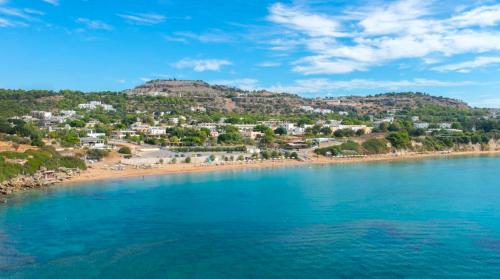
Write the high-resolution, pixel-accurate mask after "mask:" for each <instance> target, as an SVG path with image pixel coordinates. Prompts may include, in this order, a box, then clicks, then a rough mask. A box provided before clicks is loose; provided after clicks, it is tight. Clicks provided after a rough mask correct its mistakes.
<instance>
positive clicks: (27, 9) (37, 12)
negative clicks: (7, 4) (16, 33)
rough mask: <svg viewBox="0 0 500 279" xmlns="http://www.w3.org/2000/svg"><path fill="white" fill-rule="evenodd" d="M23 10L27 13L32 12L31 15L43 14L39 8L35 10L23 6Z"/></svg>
mask: <svg viewBox="0 0 500 279" xmlns="http://www.w3.org/2000/svg"><path fill="white" fill-rule="evenodd" d="M23 11H24V12H25V13H27V14H32V15H39V16H43V15H45V13H44V12H42V11H39V10H35V9H29V8H25V9H23Z"/></svg>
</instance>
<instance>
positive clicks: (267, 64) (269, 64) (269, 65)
mask: <svg viewBox="0 0 500 279" xmlns="http://www.w3.org/2000/svg"><path fill="white" fill-rule="evenodd" d="M257 66H259V67H262V68H274V67H279V66H281V63H280V62H271V61H266V62H261V63H259V64H257Z"/></svg>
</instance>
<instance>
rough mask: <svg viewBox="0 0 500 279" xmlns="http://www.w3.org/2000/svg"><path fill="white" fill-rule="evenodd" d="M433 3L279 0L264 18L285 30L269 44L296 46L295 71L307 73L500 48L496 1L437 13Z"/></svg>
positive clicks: (409, 0) (286, 48)
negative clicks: (336, 6) (332, 4)
mask: <svg viewBox="0 0 500 279" xmlns="http://www.w3.org/2000/svg"><path fill="white" fill-rule="evenodd" d="M436 3H437V2H436V1H435V0H430V1H419V0H397V1H392V2H377V4H376V5H375V4H374V5H367V6H363V7H359V6H358V7H355V8H352V7H348V8H344V9H343V10H342V11H340V12H338V13H336V14H327V13H322V12H318V11H314V10H310V9H308V8H307V7H305V6H294V5H286V4H282V3H277V4H274V5H271V6H270V7H269V9H268V12H269V15H268V17H267V19H268V20H269V21H270V22H271V23H273V24H274V25H275V26H276V27H278V28H281V29H282V30H283V31H282V32H281V33H278V34H277V35H275V36H274V38H272V39H270V40H268V45H269V48H270V49H272V50H274V51H277V52H290V51H293V50H299V51H300V52H297V53H299V55H300V56H299V58H298V59H296V60H295V61H294V63H292V64H293V70H294V71H295V72H298V73H302V74H306V75H313V74H341V73H350V72H354V71H367V70H370V69H371V68H373V67H376V66H382V65H385V64H387V63H391V62H393V61H397V60H402V59H419V60H421V61H424V62H426V61H429V59H433V60H437V59H443V60H450V59H453V58H454V56H456V55H462V54H471V55H478V54H484V53H488V52H499V51H500V31H499V30H498V28H497V27H498V25H499V24H500V4H497V5H487V4H484V3H485V2H484V1H477V2H474V3H470V4H469V5H468V6H466V7H464V8H463V9H461V10H459V11H451V12H450V13H445V14H439V15H438V12H437V11H436V10H437V8H436V6H437V5H436ZM478 3H479V4H478ZM424 64H425V63H424Z"/></svg>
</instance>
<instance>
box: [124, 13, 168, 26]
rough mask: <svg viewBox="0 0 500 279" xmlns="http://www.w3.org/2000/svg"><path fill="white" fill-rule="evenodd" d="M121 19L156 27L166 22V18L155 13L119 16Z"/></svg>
mask: <svg viewBox="0 0 500 279" xmlns="http://www.w3.org/2000/svg"><path fill="white" fill-rule="evenodd" d="M118 16H119V17H121V18H123V19H125V20H127V21H128V22H129V23H133V24H139V25H154V24H159V23H162V22H164V21H165V19H166V17H165V16H163V15H160V14H155V13H139V14H132V13H130V14H118Z"/></svg>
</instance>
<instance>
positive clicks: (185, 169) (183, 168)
mask: <svg viewBox="0 0 500 279" xmlns="http://www.w3.org/2000/svg"><path fill="white" fill-rule="evenodd" d="M484 155H490V156H491V155H492V156H499V155H500V150H495V151H460V152H445V153H443V152H429V153H405V154H381V155H369V156H365V157H352V158H327V157H319V158H313V159H311V160H310V161H295V160H275V161H272V160H269V161H258V162H250V163H246V162H234V163H225V164H220V165H204V164H175V165H171V164H165V165H160V166H157V167H155V168H148V169H145V168H133V167H130V166H126V167H125V169H123V170H111V169H103V168H102V167H103V165H102V164H101V165H98V164H96V165H94V166H93V167H92V168H89V169H87V170H86V171H83V172H82V173H81V174H80V175H79V176H75V177H72V178H70V179H69V180H66V181H62V182H58V183H56V184H53V185H52V186H58V185H61V184H67V185H72V184H77V183H78V184H80V183H86V182H93V181H103V180H117V179H123V178H137V177H141V176H161V175H169V174H186V173H203V172H213V171H233V170H247V169H262V168H281V167H291V166H307V165H333V164H353V163H370V162H390V161H411V160H420V159H427V158H448V157H461V156H484ZM99 167H101V168H99Z"/></svg>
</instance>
